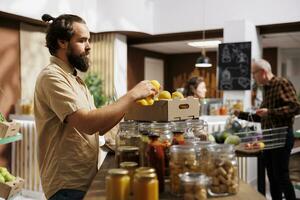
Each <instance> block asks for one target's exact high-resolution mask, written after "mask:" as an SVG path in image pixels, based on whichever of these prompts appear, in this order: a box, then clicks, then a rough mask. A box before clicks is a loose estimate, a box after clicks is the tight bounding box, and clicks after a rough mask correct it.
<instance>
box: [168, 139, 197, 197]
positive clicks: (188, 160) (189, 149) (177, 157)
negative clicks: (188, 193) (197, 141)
mask: <svg viewBox="0 0 300 200" xmlns="http://www.w3.org/2000/svg"><path fill="white" fill-rule="evenodd" d="M170 154H171V160H170V189H171V193H172V194H173V195H176V196H177V195H179V194H180V179H179V176H178V175H179V174H181V173H184V172H190V171H194V168H195V166H196V154H195V149H194V147H193V146H188V145H173V146H172V147H171V149H170Z"/></svg>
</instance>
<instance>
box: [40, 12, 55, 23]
mask: <svg viewBox="0 0 300 200" xmlns="http://www.w3.org/2000/svg"><path fill="white" fill-rule="evenodd" d="M54 19H55V18H54V17H52V16H51V15H49V14H43V16H42V20H43V21H44V22H50V21H51V20H52V21H53V20H54Z"/></svg>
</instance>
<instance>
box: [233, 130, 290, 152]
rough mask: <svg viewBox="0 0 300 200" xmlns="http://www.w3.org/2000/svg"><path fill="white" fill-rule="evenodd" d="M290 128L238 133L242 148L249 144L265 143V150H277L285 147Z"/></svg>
mask: <svg viewBox="0 0 300 200" xmlns="http://www.w3.org/2000/svg"><path fill="white" fill-rule="evenodd" d="M287 133H288V127H287V126H285V127H278V128H270V129H262V130H260V131H257V130H255V131H246V132H239V133H236V135H238V136H239V137H240V139H241V144H240V146H245V145H247V144H255V143H258V142H263V143H264V148H263V149H264V150H268V149H276V148H281V147H284V146H285V142H286V136H287ZM253 149H254V148H253Z"/></svg>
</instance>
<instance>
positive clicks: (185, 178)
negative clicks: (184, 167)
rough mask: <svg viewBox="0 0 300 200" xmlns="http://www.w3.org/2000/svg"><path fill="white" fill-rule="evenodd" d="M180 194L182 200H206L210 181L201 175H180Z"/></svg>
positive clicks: (192, 173) (189, 173) (191, 173)
mask: <svg viewBox="0 0 300 200" xmlns="http://www.w3.org/2000/svg"><path fill="white" fill-rule="evenodd" d="M179 177H180V181H181V188H182V189H181V194H182V197H183V199H184V200H206V199H207V186H208V185H209V182H210V179H209V178H208V177H207V176H206V175H203V174H201V173H195V172H186V173H184V174H180V175H179Z"/></svg>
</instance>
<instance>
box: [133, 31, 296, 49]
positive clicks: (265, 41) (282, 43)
mask: <svg viewBox="0 0 300 200" xmlns="http://www.w3.org/2000/svg"><path fill="white" fill-rule="evenodd" d="M216 39H218V40H221V41H222V38H216ZM199 40H201V38H199ZM199 40H198V41H199ZM191 41H196V40H186V41H173V42H159V43H146V44H138V45H132V46H133V47H137V48H141V49H146V50H150V51H154V52H158V53H164V54H181V53H197V52H200V51H201V49H200V48H197V47H192V46H189V45H188V44H187V43H188V42H191ZM262 46H263V47H264V48H268V47H278V48H283V49H286V48H300V32H290V33H276V34H266V35H263V36H262ZM206 51H216V48H210V49H206Z"/></svg>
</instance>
